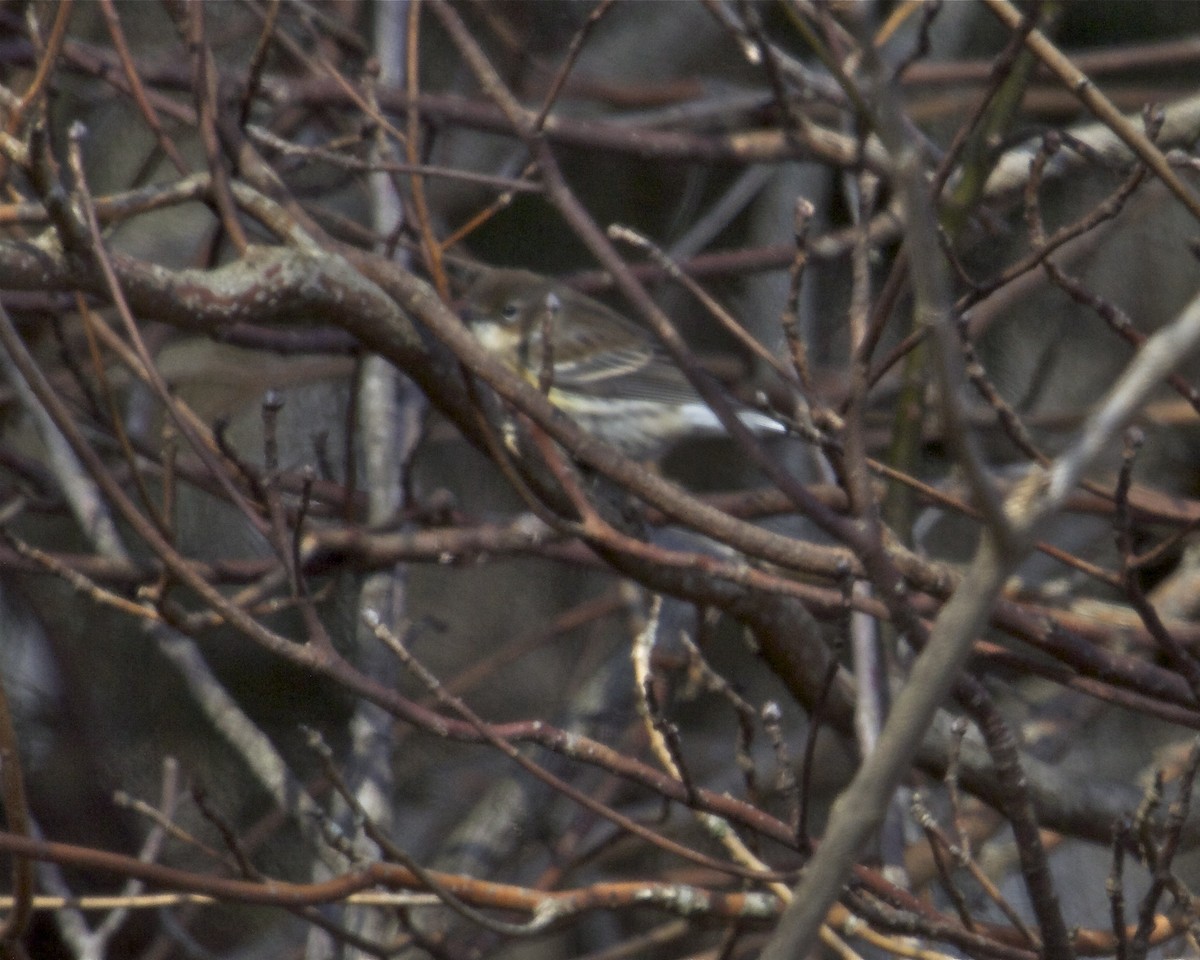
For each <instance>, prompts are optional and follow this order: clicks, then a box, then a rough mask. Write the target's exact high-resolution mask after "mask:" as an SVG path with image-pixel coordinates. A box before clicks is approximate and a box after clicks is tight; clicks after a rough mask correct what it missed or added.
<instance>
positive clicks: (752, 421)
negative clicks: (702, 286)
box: [464, 270, 784, 458]
mask: <svg viewBox="0 0 1200 960" xmlns="http://www.w3.org/2000/svg"><path fill="white" fill-rule="evenodd" d="M465 300H466V309H465V311H464V316H465V318H466V322H467V324H468V325H469V326H470V328H471V329H472V331H473V332H474V334H475V336H476V337H477V338H478V339H479V341H480V342H481V343H482V344H483V345H484V346H485V347H486V348H487V349H488V350H490V351H491V352H492V353H494V354H495V355H496V356H497V357H498V358H499V359H501V360H502V361H504V363H506V364H507V365H508V366H509V367H511V368H512V369H513V370H515V371H516V372H517V373H520V374H521V375H522V376H524V377H525V379H527V380H528V381H529V382H530V383H532V384H534V385H535V386H539V387H541V388H542V389H543V390H545V391H546V394H547V398H548V399H549V400H550V402H551V403H552V404H554V406H556V407H558V408H559V409H560V410H562V411H563V412H564V413H566V414H568V415H569V416H570V417H572V418H573V419H574V420H575V421H576V422H577V423H578V424H579V425H580V426H581V427H582V428H583V429H585V430H586V431H588V432H589V433H591V434H593V435H594V436H597V437H599V438H600V439H601V440H604V441H605V442H606V443H609V444H611V445H612V446H614V447H617V448H619V449H620V450H622V451H623V452H625V453H626V454H628V455H629V456H633V457H642V458H654V457H659V456H662V455H663V454H664V453H666V452H667V450H668V449H669V448H670V447H671V446H672V445H673V444H675V443H676V442H678V441H680V440H683V439H685V438H688V437H696V436H719V435H721V434H724V433H725V428H724V427H722V426H721V422H720V420H718V419H717V416H716V414H715V413H713V412H712V410H710V409H709V407H708V405H707V404H705V402H704V401H703V400H702V399H701V398H700V396H699V394H698V393H697V392H696V391H695V389H694V388H693V387H692V385H691V384H690V383H689V382H688V380H687V378H686V377H685V376H684V375H683V373H682V372H681V371H680V370H679V368H678V367H676V366H675V365H674V363H672V362H671V359H670V357H669V356H668V355H667V353H666V351H665V350H664V349H663V348H662V347H661V346H660V345H659V344H658V343H657V341H655V340H654V339H653V338H652V337H651V335H650V334H649V332H647V331H645V330H643V329H642V328H641V327H639V326H637V325H636V324H634V323H632V322H631V321H629V320H627V319H626V318H625V317H623V316H621V315H620V314H619V313H616V312H615V311H613V310H610V309H609V308H608V307H606V306H604V304H602V303H598V302H597V301H595V300H593V299H592V298H591V297H588V296H585V295H584V294H582V293H579V292H577V291H575V290H572V289H571V288H570V287H568V286H566V285H565V284H562V283H558V282H556V281H554V280H551V279H549V278H547V277H542V276H538V275H537V274H535V273H530V272H529V271H526V270H488V271H486V272H485V273H484V274H483V275H482V276H480V277H479V279H477V280H476V281H475V282H474V283H473V284H472V285H471V287H470V288H469V289H468V290H467V293H466V298H465ZM735 409H736V411H737V416H738V418H739V419H740V420H741V421H742V422H743V423H744V424H745V425H746V426H747V427H749V428H750V429H751V430H753V431H755V432H756V433H762V434H768V433H774V434H782V433H783V432H784V428H783V426H782V425H781V424H779V423H778V422H776V421H775V420H772V419H771V418H770V417H767V416H765V415H763V414H761V413H757V412H755V411H753V410H747V409H746V408H744V407H735Z"/></svg>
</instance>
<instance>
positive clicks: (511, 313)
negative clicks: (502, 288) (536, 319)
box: [500, 303, 521, 323]
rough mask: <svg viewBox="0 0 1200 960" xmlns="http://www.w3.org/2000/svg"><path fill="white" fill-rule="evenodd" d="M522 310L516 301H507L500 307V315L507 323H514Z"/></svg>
mask: <svg viewBox="0 0 1200 960" xmlns="http://www.w3.org/2000/svg"><path fill="white" fill-rule="evenodd" d="M520 312H521V308H520V307H518V306H517V305H516V304H515V303H506V304H505V305H504V306H503V307H501V308H500V317H501V319H503V320H504V322H505V323H512V322H513V321H514V320H516V319H517V314H518V313H520Z"/></svg>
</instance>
